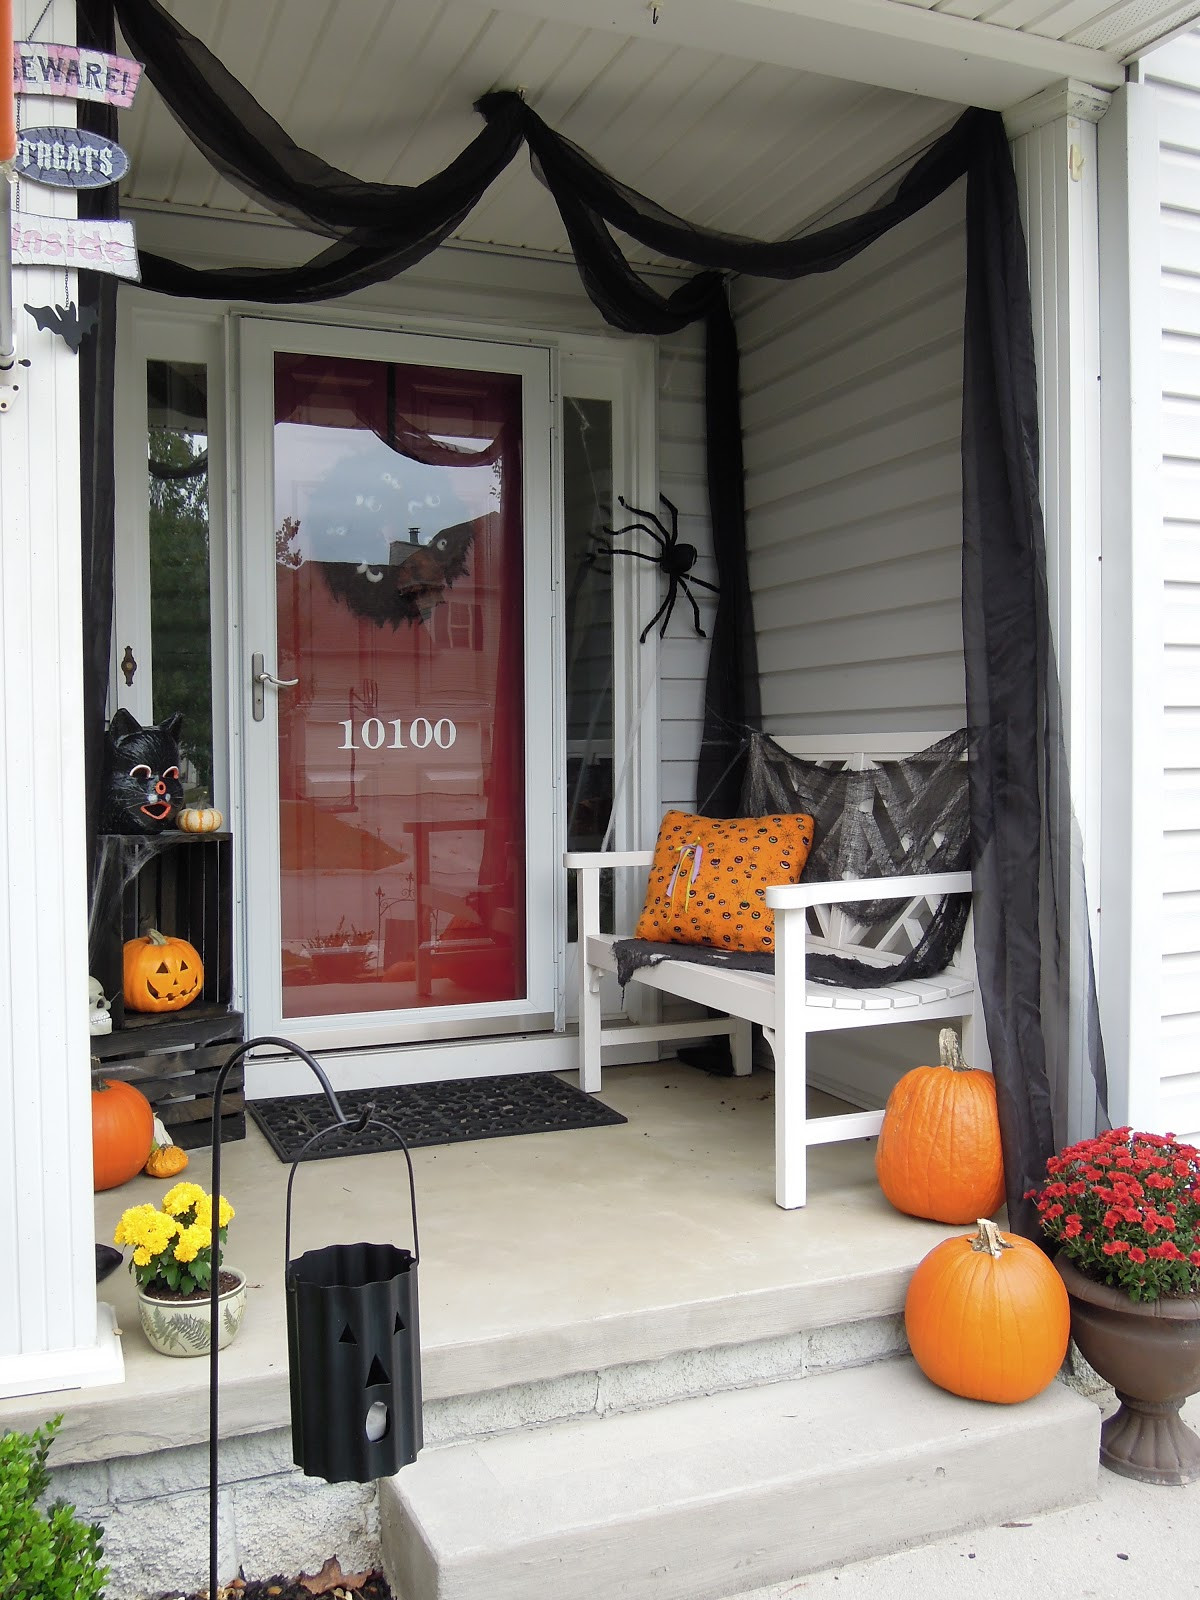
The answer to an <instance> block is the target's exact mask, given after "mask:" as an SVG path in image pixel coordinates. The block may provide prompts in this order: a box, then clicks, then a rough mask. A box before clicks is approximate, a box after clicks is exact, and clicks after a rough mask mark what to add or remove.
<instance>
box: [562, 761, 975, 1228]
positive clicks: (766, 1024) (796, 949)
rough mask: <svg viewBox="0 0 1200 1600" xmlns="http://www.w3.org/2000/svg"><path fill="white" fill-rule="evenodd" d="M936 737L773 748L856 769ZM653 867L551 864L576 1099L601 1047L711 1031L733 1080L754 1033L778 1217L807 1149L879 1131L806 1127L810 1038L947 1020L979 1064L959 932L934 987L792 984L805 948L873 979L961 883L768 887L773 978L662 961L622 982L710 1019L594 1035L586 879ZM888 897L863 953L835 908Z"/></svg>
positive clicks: (857, 1120)
mask: <svg viewBox="0 0 1200 1600" xmlns="http://www.w3.org/2000/svg"><path fill="white" fill-rule="evenodd" d="M936 738H937V735H936V734H912V735H909V734H888V735H867V734H857V735H854V736H852V737H848V738H840V739H835V738H831V737H827V736H820V737H814V738H811V739H807V740H801V739H794V738H780V739H779V740H778V743H779V744H781V745H782V746H783V747H784V748H785V749H786V750H788V751H789V752H790V753H792V754H794V755H799V756H803V757H804V758H806V759H808V760H817V761H829V762H836V763H838V764H839V765H841V766H846V767H853V768H856V769H861V768H862V767H865V766H868V765H871V764H873V763H874V762H877V761H882V760H886V759H893V760H894V759H896V758H897V757H899V756H904V755H909V754H911V753H912V752H913V751H914V750H918V749H922V748H924V747H925V746H926V745H929V744H931V743H933V741H934V740H935V739H936ZM653 858H654V852H653V851H652V850H618V851H609V852H599V851H586V852H585V851H568V853H567V855H566V856H565V858H564V861H565V865H566V866H567V867H568V868H570V869H571V870H572V871H574V872H575V873H576V874H577V878H576V904H577V909H578V928H579V975H580V984H579V1082H580V1086H581V1087H582V1088H583V1089H585V1090H587V1091H588V1092H589V1093H592V1094H595V1093H598V1092H599V1089H600V1079H601V1058H602V1053H603V1051H604V1050H605V1048H606V1047H612V1046H618V1045H621V1046H625V1045H641V1044H652V1043H658V1042H659V1041H662V1040H682V1039H689V1038H692V1039H695V1038H711V1037H713V1036H714V1035H719V1034H722V1033H726V1034H728V1036H729V1039H730V1045H731V1049H732V1054H733V1070H734V1072H735V1074H737V1075H738V1076H743V1075H745V1074H747V1073H749V1072H750V1070H751V1038H752V1032H751V1030H752V1026H753V1024H755V1023H757V1024H758V1025H759V1026H760V1027H761V1028H762V1030H763V1033H764V1035H765V1036H766V1038H767V1041H768V1043H769V1044H770V1046H771V1050H772V1052H773V1054H774V1058H775V1198H776V1202H777V1203H778V1204H779V1205H780V1206H783V1207H785V1208H789V1209H790V1208H791V1207H794V1206H802V1205H803V1204H804V1203H805V1166H806V1159H807V1152H808V1147H809V1146H810V1145H814V1144H831V1143H834V1142H837V1141H839V1140H843V1139H860V1138H869V1137H871V1136H873V1135H874V1134H877V1133H878V1132H879V1129H880V1127H881V1126H882V1123H883V1112H882V1110H874V1111H852V1112H846V1113H844V1114H841V1115H837V1116H824V1117H812V1118H810V1117H809V1116H808V1114H807V1105H806V1088H807V1081H806V1080H807V1066H806V1055H807V1038H808V1035H809V1034H810V1033H824V1032H828V1031H830V1030H833V1029H841V1028H871V1027H880V1026H884V1025H886V1024H889V1023H898V1022H916V1021H934V1020H937V1021H941V1020H944V1019H955V1020H957V1021H958V1023H959V1026H960V1028H961V1030H962V1035H963V1054H964V1056H965V1058H966V1060H968V1061H970V1062H971V1063H972V1064H973V1065H977V1066H987V1065H988V1060H989V1058H988V1055H987V1045H986V1033H985V1032H984V1028H983V1016H982V1012H981V1010H980V1005H979V996H978V991H977V988H976V983H975V962H974V952H973V948H972V945H971V931H970V923H969V922H968V926H967V932H966V934H965V935H964V938H963V942H962V945H961V946H960V948H959V950H958V952H957V954H956V955H955V957H954V959H953V962H952V964H951V965H950V966H949V967H948V968H947V969H946V970H945V971H944V972H941V973H939V974H937V976H936V977H932V978H920V979H910V980H908V981H907V982H903V983H888V982H886V981H882V982H881V983H880V985H879V987H877V988H869V989H850V988H840V987H835V986H833V985H830V984H824V983H816V982H812V981H810V980H808V979H806V976H805V960H806V954H807V952H808V951H810V950H824V951H827V952H829V953H831V954H834V955H849V956H853V957H855V958H857V959H858V960H860V961H868V962H876V963H878V965H879V966H880V968H881V970H882V971H884V972H886V969H887V968H888V967H889V966H891V965H894V963H895V962H896V961H898V960H899V959H900V958H901V956H902V955H903V954H904V953H905V952H906V951H907V949H909V948H911V944H912V942H913V938H914V933H916V932H918V931H919V927H920V926H921V925H923V921H922V919H923V918H925V917H927V916H928V914H929V913H930V912H931V910H932V909H933V908H934V907H935V906H936V904H937V903H938V901H939V900H940V898H941V897H942V896H943V895H946V894H964V893H969V892H970V890H971V874H970V873H969V872H944V873H936V874H928V875H925V876H921V877H907V878H905V877H894V878H878V879H856V880H854V881H850V882H845V881H843V882H838V883H811V884H810V883H804V882H803V881H801V882H800V883H794V884H781V885H778V886H776V887H772V888H769V889H768V890H767V904H768V905H769V906H770V907H772V909H773V910H774V913H775V974H774V976H768V975H764V974H759V973H754V972H739V971H737V970H735V969H729V968H714V967H707V966H701V965H699V964H697V963H693V962H688V961H663V962H660V963H658V964H657V965H655V966H649V967H642V968H641V969H639V970H638V971H637V972H635V973H634V975H633V977H632V978H631V979H630V982H631V983H637V984H641V985H643V986H645V987H646V988H649V989H656V990H659V991H661V992H662V993H663V994H666V995H671V996H674V997H676V998H678V999H682V1000H691V1001H695V1002H696V1003H697V1004H699V1005H702V1006H708V1007H711V1008H714V1009H715V1010H717V1011H718V1012H721V1013H723V1014H724V1015H723V1017H722V1016H718V1017H711V1016H710V1017H705V1018H702V1019H700V1020H697V1021H674V1022H671V1021H668V1022H662V1023H654V1024H649V1025H642V1024H637V1023H629V1022H623V1023H621V1024H617V1025H612V1026H610V1025H607V1024H606V1023H605V1022H604V1021H603V1019H602V1016H601V999H600V986H601V980H602V977H603V975H604V974H605V973H610V972H615V971H616V958H615V956H614V954H613V949H612V946H613V941H614V938H615V937H616V936H615V935H613V934H606V933H601V931H600V873H601V872H602V871H604V870H605V869H608V868H630V869H638V868H640V869H642V871H643V874H644V872H645V869H646V868H648V867H649V866H650V864H651V862H652V860H653ZM889 899H894V900H896V901H898V902H900V903H899V905H898V907H897V911H896V917H895V919H894V921H893V922H891V923H889V924H888V925H887V927H886V929H885V930H884V931H883V933H882V936H880V934H879V930H878V929H873V930H871V942H870V944H869V945H864V944H863V942H862V940H863V936H864V933H865V932H866V931H867V930H864V929H863V928H862V927H861V926H860V925H859V924H858V923H856V922H854V920H853V918H852V917H851V916H850V914H849V912H848V911H847V910H845V909H844V908H845V907H847V906H850V905H852V904H853V903H854V902H855V901H863V900H874V901H879V900H889Z"/></svg>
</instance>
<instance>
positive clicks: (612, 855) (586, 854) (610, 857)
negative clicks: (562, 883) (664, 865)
mask: <svg viewBox="0 0 1200 1600" xmlns="http://www.w3.org/2000/svg"><path fill="white" fill-rule="evenodd" d="M653 861H654V851H653V850H568V851H567V853H566V855H564V856H563V866H564V867H567V868H569V869H570V870H572V871H575V872H588V871H593V872H594V871H597V870H600V869H603V868H605V867H648V866H650V865H651V864H652V863H653Z"/></svg>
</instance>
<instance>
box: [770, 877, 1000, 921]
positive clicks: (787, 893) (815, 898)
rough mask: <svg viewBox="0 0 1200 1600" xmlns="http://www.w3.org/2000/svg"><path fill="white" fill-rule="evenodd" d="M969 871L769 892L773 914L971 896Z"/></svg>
mask: <svg viewBox="0 0 1200 1600" xmlns="http://www.w3.org/2000/svg"><path fill="white" fill-rule="evenodd" d="M970 892H971V874H970V873H969V872H925V873H916V874H914V875H913V876H912V877H909V878H844V879H842V880H840V881H838V882H832V883H777V884H773V885H772V886H771V887H770V888H769V889H768V890H767V904H768V905H769V906H770V907H771V909H772V911H801V910H807V909H808V908H809V906H832V905H844V904H846V903H847V902H850V903H853V902H854V901H855V900H917V899H919V898H920V897H921V896H923V895H935V894H970Z"/></svg>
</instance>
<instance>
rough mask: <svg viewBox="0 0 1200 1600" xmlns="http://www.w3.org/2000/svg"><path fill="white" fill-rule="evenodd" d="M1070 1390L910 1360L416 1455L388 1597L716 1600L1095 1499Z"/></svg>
mask: <svg viewBox="0 0 1200 1600" xmlns="http://www.w3.org/2000/svg"><path fill="white" fill-rule="evenodd" d="M1098 1451H1099V1412H1098V1411H1097V1409H1096V1407H1095V1406H1094V1405H1093V1404H1092V1402H1091V1401H1089V1400H1085V1399H1083V1398H1082V1397H1081V1396H1079V1395H1077V1394H1074V1393H1072V1392H1071V1391H1070V1390H1069V1389H1067V1388H1066V1387H1064V1386H1063V1385H1062V1384H1059V1383H1054V1384H1051V1386H1050V1388H1049V1389H1047V1390H1046V1391H1045V1393H1044V1394H1042V1395H1039V1396H1038V1397H1037V1398H1036V1399H1035V1400H1031V1401H1029V1402H1027V1403H1026V1404H1024V1405H1021V1406H990V1405H984V1404H980V1403H976V1402H973V1401H967V1400H959V1399H956V1398H955V1397H954V1396H952V1395H948V1394H946V1393H944V1392H943V1391H942V1390H940V1389H936V1388H934V1387H933V1385H932V1384H930V1383H928V1382H927V1381H926V1379H925V1378H924V1377H923V1376H922V1375H921V1373H920V1372H919V1371H918V1370H917V1368H916V1367H915V1366H914V1364H913V1363H912V1361H911V1360H908V1359H900V1360H890V1361H879V1362H875V1363H873V1364H871V1365H870V1366H865V1367H858V1368H854V1369H852V1370H847V1371H838V1372H831V1373H827V1374H825V1375H823V1376H814V1377H809V1378H805V1379H803V1380H801V1381H793V1382H782V1383H773V1384H768V1385H765V1386H760V1387H757V1388H752V1389H746V1390H740V1391H737V1392H734V1393H728V1394H720V1395H711V1396H707V1397H705V1398H701V1399H691V1400H679V1401H675V1402H673V1403H671V1404H669V1405H663V1406H657V1407H654V1408H653V1409H650V1410H644V1411H635V1412H628V1413H624V1414H622V1415H619V1416H610V1417H605V1418H593V1419H588V1420H586V1421H573V1422H560V1423H555V1424H553V1425H551V1426H549V1427H545V1428H540V1429H529V1430H525V1431H523V1432H519V1433H511V1434H506V1435H501V1436H497V1437H494V1438H491V1439H484V1440H478V1441H475V1442H472V1443H467V1444H459V1445H452V1446H447V1447H444V1448H441V1449H433V1450H426V1451H425V1452H424V1453H423V1454H422V1455H421V1456H420V1457H419V1459H418V1460H417V1461H416V1462H415V1463H414V1464H413V1465H412V1466H411V1467H406V1468H405V1469H404V1470H403V1471H402V1472H400V1473H399V1474H397V1476H396V1477H395V1478H393V1479H390V1480H387V1481H385V1482H383V1483H381V1484H380V1486H379V1487H380V1519H381V1532H382V1538H383V1555H384V1566H385V1570H386V1572H387V1575H388V1578H389V1581H390V1582H391V1584H392V1586H393V1588H394V1590H395V1592H396V1594H397V1597H398V1600H568V1597H569V1600H615V1597H620V1600H642V1597H645V1600H651V1597H652V1600H719V1597H721V1596H727V1595H733V1594H740V1593H743V1592H744V1591H746V1590H749V1589H752V1588H755V1587H758V1586H761V1585H764V1584H769V1583H777V1582H782V1581H784V1580H785V1579H788V1578H791V1577H795V1576H798V1575H801V1574H804V1573H809V1572H816V1571H820V1570H821V1569H823V1568H826V1567H831V1566H836V1565H840V1564H841V1563H843V1562H849V1561H857V1560H860V1559H862V1558H863V1557H865V1556H870V1555H876V1554H880V1553H882V1552H884V1551H889V1550H895V1549H897V1548H899V1547H901V1546H905V1545H911V1544H918V1543H920V1542H921V1541H923V1540H926V1539H930V1538H933V1537H936V1536H938V1535H940V1534H945V1533H950V1532H954V1531H958V1530H962V1529H966V1528H971V1527H979V1526H985V1525H992V1524H995V1523H998V1522H1002V1521H1004V1520H1005V1519H1007V1518H1010V1517H1014V1516H1019V1515H1023V1514H1027V1513H1030V1512H1034V1511H1041V1510H1048V1509H1050V1508H1053V1507H1058V1506H1065V1505H1071V1504H1074V1503H1077V1502H1079V1501H1081V1500H1086V1499H1089V1498H1091V1497H1093V1496H1094V1495H1095V1493H1096V1480H1097V1471H1098Z"/></svg>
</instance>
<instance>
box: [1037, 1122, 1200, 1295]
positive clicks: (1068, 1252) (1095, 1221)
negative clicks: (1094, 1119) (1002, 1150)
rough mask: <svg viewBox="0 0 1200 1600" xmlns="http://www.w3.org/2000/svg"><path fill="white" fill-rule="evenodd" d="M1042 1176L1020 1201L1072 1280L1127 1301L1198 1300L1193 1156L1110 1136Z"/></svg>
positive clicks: (1199, 1236) (1186, 1150)
mask: <svg viewBox="0 0 1200 1600" xmlns="http://www.w3.org/2000/svg"><path fill="white" fill-rule="evenodd" d="M1046 1175H1047V1176H1046V1182H1045V1183H1044V1184H1043V1185H1042V1187H1041V1188H1040V1189H1030V1190H1029V1191H1028V1193H1027V1194H1026V1196H1025V1198H1026V1199H1027V1200H1034V1201H1036V1203H1037V1211H1038V1216H1039V1218H1040V1220H1041V1225H1042V1231H1043V1232H1044V1233H1045V1234H1046V1235H1047V1236H1048V1237H1049V1238H1051V1239H1057V1240H1058V1241H1059V1243H1060V1245H1061V1247H1062V1251H1063V1254H1064V1255H1065V1256H1066V1257H1067V1259H1068V1260H1069V1261H1071V1262H1073V1263H1074V1265H1075V1266H1076V1267H1078V1269H1079V1271H1080V1272H1082V1273H1084V1274H1085V1275H1086V1276H1087V1277H1089V1278H1093V1279H1095V1281H1096V1282H1097V1283H1106V1284H1109V1285H1110V1286H1111V1287H1112V1288H1114V1289H1121V1290H1123V1291H1124V1292H1125V1293H1126V1294H1127V1295H1128V1296H1129V1298H1130V1299H1131V1300H1158V1299H1160V1298H1161V1297H1163V1296H1167V1295H1173V1296H1185V1295H1193V1294H1200V1151H1197V1150H1195V1149H1193V1147H1192V1146H1191V1145H1190V1144H1181V1143H1180V1142H1179V1140H1178V1139H1176V1137H1175V1135H1174V1134H1171V1133H1167V1134H1161V1133H1134V1132H1133V1130H1132V1129H1131V1128H1114V1129H1112V1131H1111V1132H1109V1133H1102V1134H1100V1135H1099V1136H1098V1137H1097V1138H1095V1139H1084V1140H1083V1141H1082V1142H1081V1143H1079V1144H1073V1145H1070V1146H1069V1147H1068V1148H1067V1149H1066V1150H1064V1151H1063V1152H1062V1153H1061V1154H1060V1155H1057V1156H1051V1157H1050V1159H1049V1161H1047V1163H1046Z"/></svg>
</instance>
